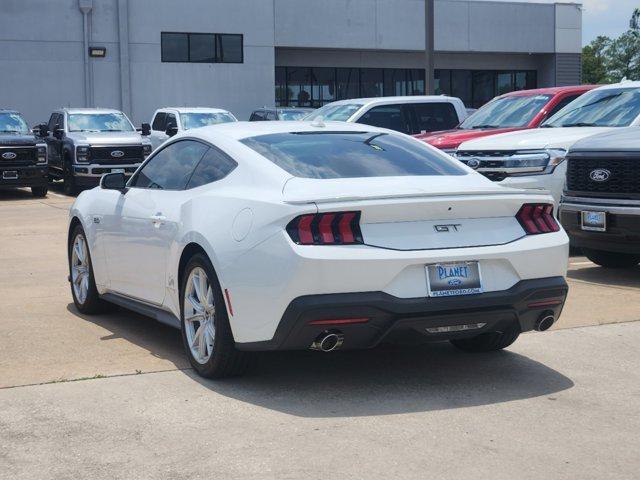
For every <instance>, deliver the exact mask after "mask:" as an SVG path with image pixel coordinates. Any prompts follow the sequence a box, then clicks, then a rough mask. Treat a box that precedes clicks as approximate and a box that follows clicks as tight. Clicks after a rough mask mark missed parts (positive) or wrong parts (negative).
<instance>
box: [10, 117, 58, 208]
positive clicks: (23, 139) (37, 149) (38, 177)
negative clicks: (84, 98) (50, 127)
mask: <svg viewBox="0 0 640 480" xmlns="http://www.w3.org/2000/svg"><path fill="white" fill-rule="evenodd" d="M37 132H38V134H40V133H43V134H46V132H45V131H43V130H40V127H39V128H38V129H37ZM47 174H48V169H47V146H46V144H45V143H44V140H42V139H41V138H39V137H38V136H37V135H34V134H33V133H32V132H31V130H30V129H29V127H28V126H27V122H25V121H24V118H22V115H20V113H18V112H16V111H15V110H3V109H0V188H13V187H31V191H32V192H33V195H34V196H36V197H44V196H45V195H46V194H47Z"/></svg>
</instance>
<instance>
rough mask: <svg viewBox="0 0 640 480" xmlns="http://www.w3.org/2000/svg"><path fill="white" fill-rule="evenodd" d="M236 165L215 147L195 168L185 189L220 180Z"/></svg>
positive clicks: (208, 151) (210, 149)
mask: <svg viewBox="0 0 640 480" xmlns="http://www.w3.org/2000/svg"><path fill="white" fill-rule="evenodd" d="M237 165H238V164H237V163H236V162H234V161H233V160H232V159H231V158H230V157H229V156H227V155H226V154H225V153H223V152H221V151H220V150H218V149H217V148H215V147H211V148H209V150H207V153H205V155H204V157H202V160H200V163H199V164H198V166H197V167H196V169H195V171H194V172H193V175H192V176H191V180H189V184H188V185H187V188H196V187H200V186H202V185H206V184H207V183H211V182H215V181H217V180H220V179H222V178H224V177H226V176H227V175H229V173H230V172H231V171H232V170H233V169H234V168H236V166H237Z"/></svg>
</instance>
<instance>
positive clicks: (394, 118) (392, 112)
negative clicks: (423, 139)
mask: <svg viewBox="0 0 640 480" xmlns="http://www.w3.org/2000/svg"><path fill="white" fill-rule="evenodd" d="M403 110H404V109H403V108H402V105H381V106H379V107H373V108H372V109H371V110H369V111H368V112H367V113H365V114H364V115H362V116H361V117H360V118H359V119H358V120H357V122H358V123H364V124H365V125H372V126H374V127H381V128H388V129H390V130H396V131H398V132H402V133H409V125H408V122H407V119H406V118H405V115H404V111H403Z"/></svg>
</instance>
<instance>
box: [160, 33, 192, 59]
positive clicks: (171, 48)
mask: <svg viewBox="0 0 640 480" xmlns="http://www.w3.org/2000/svg"><path fill="white" fill-rule="evenodd" d="M160 50H161V53H160V56H161V58H162V61H163V62H188V61H189V36H188V35H187V34H186V33H164V32H163V33H162V34H161V35H160Z"/></svg>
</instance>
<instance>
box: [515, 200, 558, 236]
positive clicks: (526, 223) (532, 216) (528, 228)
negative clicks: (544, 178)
mask: <svg viewBox="0 0 640 480" xmlns="http://www.w3.org/2000/svg"><path fill="white" fill-rule="evenodd" d="M516 218H517V219H518V222H520V225H522V228H523V229H524V231H525V232H527V235H539V234H541V233H551V232H557V231H559V230H560V225H558V222H557V221H556V219H555V218H554V217H553V205H551V204H549V203H526V204H524V205H522V207H521V208H520V210H519V211H518V213H517V214H516Z"/></svg>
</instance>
